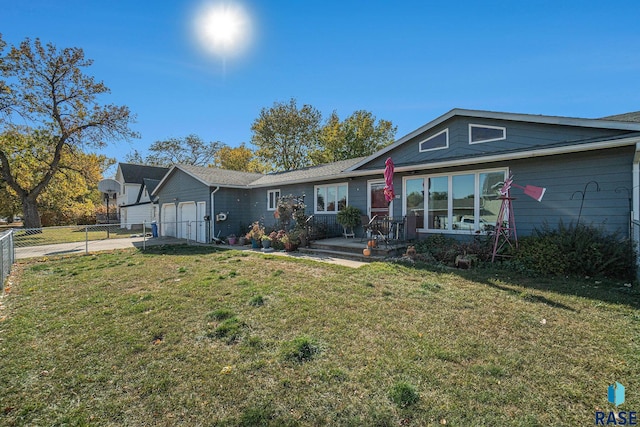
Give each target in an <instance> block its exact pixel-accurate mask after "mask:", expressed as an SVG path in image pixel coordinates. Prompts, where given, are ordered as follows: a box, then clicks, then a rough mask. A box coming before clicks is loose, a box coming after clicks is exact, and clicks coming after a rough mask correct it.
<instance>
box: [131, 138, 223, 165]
mask: <svg viewBox="0 0 640 427" xmlns="http://www.w3.org/2000/svg"><path fill="white" fill-rule="evenodd" d="M222 146H223V144H222V143H221V142H219V141H215V142H213V141H212V142H205V141H203V140H202V138H200V137H199V136H198V135H193V134H192V135H188V136H186V137H184V138H169V139H166V140H163V141H156V142H154V143H153V144H151V146H150V147H149V152H150V154H149V155H148V156H147V157H144V158H143V157H142V155H140V153H139V152H138V151H137V150H135V151H134V152H133V153H131V154H128V155H127V156H126V160H127V161H128V162H131V163H140V164H147V165H153V166H163V167H171V166H173V165H176V164H182V165H193V166H211V165H213V163H214V162H215V156H216V153H217V152H218V150H219V149H220V148H221V147H222Z"/></svg>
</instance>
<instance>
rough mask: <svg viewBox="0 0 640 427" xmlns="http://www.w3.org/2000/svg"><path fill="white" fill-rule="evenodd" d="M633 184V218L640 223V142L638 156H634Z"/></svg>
mask: <svg viewBox="0 0 640 427" xmlns="http://www.w3.org/2000/svg"><path fill="white" fill-rule="evenodd" d="M632 171H633V172H632V176H633V184H632V187H631V197H632V199H633V202H632V204H631V206H632V208H631V213H630V215H631V218H633V219H634V220H635V221H640V142H639V143H637V144H636V154H635V155H634V156H633V169H632Z"/></svg>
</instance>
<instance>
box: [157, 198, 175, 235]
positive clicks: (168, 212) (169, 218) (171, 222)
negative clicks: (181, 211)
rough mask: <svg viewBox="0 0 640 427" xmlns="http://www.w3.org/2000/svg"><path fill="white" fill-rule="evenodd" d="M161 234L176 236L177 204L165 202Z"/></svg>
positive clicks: (161, 220)
mask: <svg viewBox="0 0 640 427" xmlns="http://www.w3.org/2000/svg"><path fill="white" fill-rule="evenodd" d="M160 235H161V236H171V237H176V205H175V204H173V203H164V204H163V205H162V217H161V218H160Z"/></svg>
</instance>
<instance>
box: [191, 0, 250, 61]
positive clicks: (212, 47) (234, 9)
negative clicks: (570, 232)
mask: <svg viewBox="0 0 640 427" xmlns="http://www.w3.org/2000/svg"><path fill="white" fill-rule="evenodd" d="M195 30H196V35H197V39H198V41H199V43H200V45H201V46H202V47H203V48H204V49H205V50H206V51H207V52H209V53H212V54H215V55H218V56H221V57H223V58H227V57H230V56H235V55H239V54H241V53H242V52H243V51H244V50H245V49H246V48H247V46H248V44H249V41H250V39H251V20H250V18H249V15H248V14H247V12H246V11H245V9H244V8H243V7H241V6H240V5H238V4H236V3H207V4H204V5H203V6H202V7H201V8H200V9H199V10H198V11H197V13H196V18H195Z"/></svg>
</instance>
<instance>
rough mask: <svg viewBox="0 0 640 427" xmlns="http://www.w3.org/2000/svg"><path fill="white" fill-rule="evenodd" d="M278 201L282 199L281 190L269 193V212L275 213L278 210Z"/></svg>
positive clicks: (269, 191)
mask: <svg viewBox="0 0 640 427" xmlns="http://www.w3.org/2000/svg"><path fill="white" fill-rule="evenodd" d="M278 199H280V190H268V191H267V210H268V211H275V210H276V209H277V208H278Z"/></svg>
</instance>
